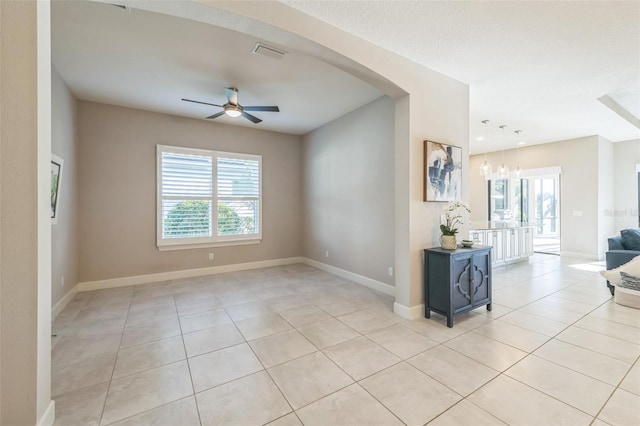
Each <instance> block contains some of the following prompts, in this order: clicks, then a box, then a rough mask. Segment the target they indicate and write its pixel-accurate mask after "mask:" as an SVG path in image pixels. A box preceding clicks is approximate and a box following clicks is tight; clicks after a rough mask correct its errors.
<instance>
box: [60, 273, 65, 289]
mask: <svg viewBox="0 0 640 426" xmlns="http://www.w3.org/2000/svg"><path fill="white" fill-rule="evenodd" d="M60 287H64V275H63V276H62V278H60Z"/></svg>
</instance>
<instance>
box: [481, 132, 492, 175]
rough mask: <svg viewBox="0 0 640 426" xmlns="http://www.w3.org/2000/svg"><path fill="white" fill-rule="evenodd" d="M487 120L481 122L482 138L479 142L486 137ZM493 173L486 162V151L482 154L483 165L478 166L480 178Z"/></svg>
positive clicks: (489, 164)
mask: <svg viewBox="0 0 640 426" xmlns="http://www.w3.org/2000/svg"><path fill="white" fill-rule="evenodd" d="M488 122H489V120H482V124H483V125H484V126H483V130H482V133H483V136H482V139H481V140H484V139H485V138H486V137H487V123H488ZM492 172H493V168H492V167H491V163H489V162H487V151H486V150H485V152H484V163H482V164H481V165H480V176H484V177H488V176H489V175H490V174H491V173H492Z"/></svg>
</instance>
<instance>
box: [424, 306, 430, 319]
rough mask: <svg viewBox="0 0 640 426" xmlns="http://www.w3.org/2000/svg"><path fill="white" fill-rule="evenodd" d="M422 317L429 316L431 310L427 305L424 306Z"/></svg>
mask: <svg viewBox="0 0 640 426" xmlns="http://www.w3.org/2000/svg"><path fill="white" fill-rule="evenodd" d="M424 317H425V318H431V311H430V310H429V308H427V307H425V308H424Z"/></svg>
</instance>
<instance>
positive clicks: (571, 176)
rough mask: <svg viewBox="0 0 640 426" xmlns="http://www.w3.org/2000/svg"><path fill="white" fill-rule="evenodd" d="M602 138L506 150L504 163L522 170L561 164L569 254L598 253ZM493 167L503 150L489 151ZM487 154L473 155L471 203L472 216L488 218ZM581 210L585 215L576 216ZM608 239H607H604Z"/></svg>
mask: <svg viewBox="0 0 640 426" xmlns="http://www.w3.org/2000/svg"><path fill="white" fill-rule="evenodd" d="M599 146H600V138H599V137H598V136H589V137H585V138H580V139H571V140H566V141H561V142H554V143H547V144H542V145H533V146H528V147H523V148H520V152H519V155H518V153H517V150H515V149H512V150H507V151H505V153H504V156H505V163H506V165H507V166H509V167H510V168H515V166H516V161H518V162H519V164H520V167H521V168H522V169H523V170H526V169H538V168H544V167H555V166H560V167H561V169H562V172H561V176H560V194H561V199H560V216H561V220H560V227H561V231H560V232H561V250H562V252H564V253H566V254H581V255H586V256H590V257H593V258H596V257H599V255H600V251H601V246H602V240H601V237H600V235H599V221H598V220H599V219H598V216H599V215H598V212H599V209H600V206H599V202H598V191H599V189H598V188H599V178H598V167H599V162H598V153H599ZM487 160H488V161H489V162H490V163H491V164H492V166H493V168H494V171H495V169H496V168H497V167H498V166H499V165H500V164H501V163H502V151H499V152H492V153H489V154H487ZM482 161H484V154H482V155H475V156H472V157H471V159H470V168H469V170H470V173H471V175H470V178H469V183H470V185H469V186H470V189H471V192H470V206H471V210H472V213H471V218H472V220H487V201H486V197H487V184H486V181H485V180H484V178H482V177H481V176H480V174H479V172H478V170H479V169H480V164H481V163H482ZM574 211H581V212H582V216H573V212H574ZM605 243H606V241H605Z"/></svg>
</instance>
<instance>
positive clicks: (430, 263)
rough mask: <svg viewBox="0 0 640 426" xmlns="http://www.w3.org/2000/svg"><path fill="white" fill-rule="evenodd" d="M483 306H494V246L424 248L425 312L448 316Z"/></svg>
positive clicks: (448, 323)
mask: <svg viewBox="0 0 640 426" xmlns="http://www.w3.org/2000/svg"><path fill="white" fill-rule="evenodd" d="M480 306H486V307H487V310H488V311H490V310H491V247H488V246H474V247H472V248H463V247H461V246H458V249H456V250H445V249H443V248H440V247H434V248H429V249H425V250H424V316H425V317H426V318H431V311H433V312H437V313H439V314H441V315H445V316H446V317H447V326H448V327H453V316H454V315H456V314H460V313H462V312H467V311H470V310H472V309H475V308H477V307H480Z"/></svg>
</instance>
